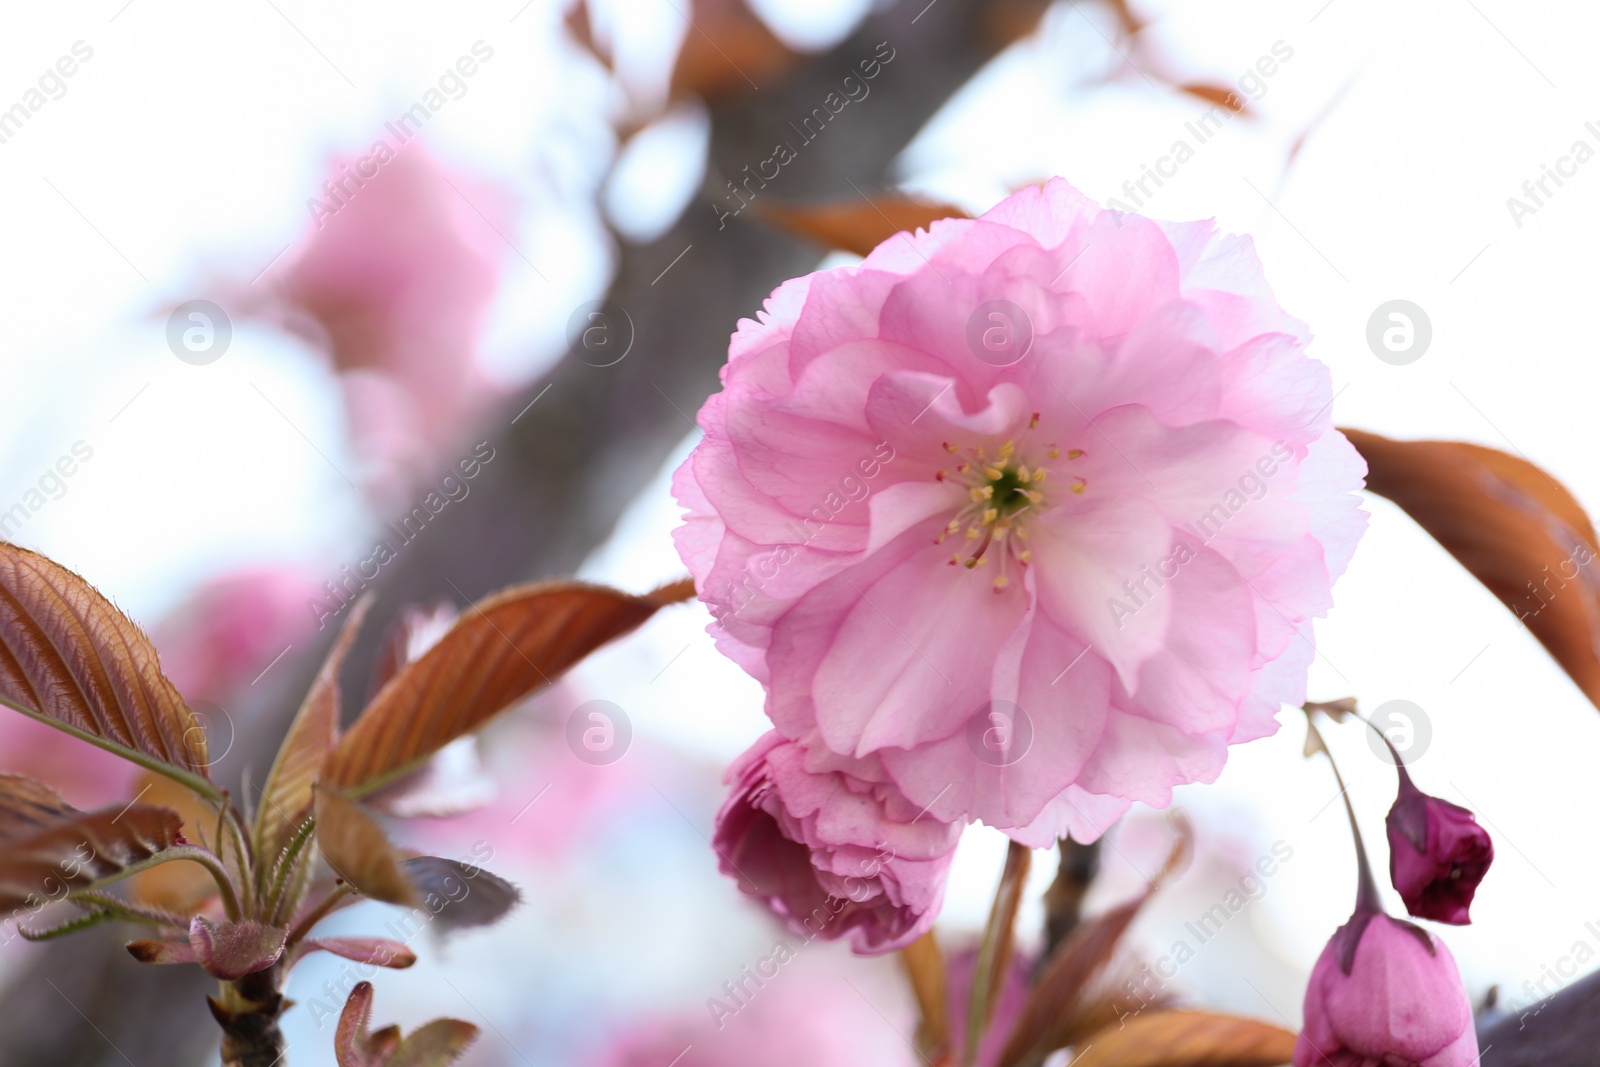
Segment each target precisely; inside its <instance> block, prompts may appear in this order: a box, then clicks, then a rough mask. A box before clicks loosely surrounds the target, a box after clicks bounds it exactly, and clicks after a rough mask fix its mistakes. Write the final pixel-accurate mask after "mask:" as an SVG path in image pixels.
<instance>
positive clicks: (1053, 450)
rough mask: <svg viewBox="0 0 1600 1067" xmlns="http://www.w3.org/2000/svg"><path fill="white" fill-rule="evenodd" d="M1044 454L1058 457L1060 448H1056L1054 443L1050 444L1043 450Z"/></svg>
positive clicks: (1052, 457)
mask: <svg viewBox="0 0 1600 1067" xmlns="http://www.w3.org/2000/svg"><path fill="white" fill-rule="evenodd" d="M1044 454H1045V455H1047V456H1049V457H1050V458H1051V459H1059V458H1061V449H1059V448H1057V447H1056V446H1055V445H1051V446H1050V447H1049V448H1047V449H1045V450H1044Z"/></svg>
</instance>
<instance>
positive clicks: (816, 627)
mask: <svg viewBox="0 0 1600 1067" xmlns="http://www.w3.org/2000/svg"><path fill="white" fill-rule="evenodd" d="M1307 341H1308V334H1307V331H1306V328H1305V327H1304V326H1303V325H1302V324H1301V323H1299V322H1297V321H1296V320H1294V319H1292V318H1290V317H1289V316H1288V315H1287V314H1285V313H1284V312H1283V311H1282V310H1281V309H1280V308H1279V307H1278V305H1277V303H1276V302H1275V301H1274V299H1273V297H1272V294H1271V292H1270V290H1269V289H1268V288H1267V285H1266V282H1265V280H1264V278H1263V276H1262V271H1261V266H1260V264H1259V262H1258V261H1257V259H1256V256H1255V253H1254V250H1253V248H1252V246H1251V243H1250V241H1249V240H1248V239H1247V238H1240V237H1232V236H1226V235H1223V234H1219V233H1217V232H1216V231H1215V229H1214V228H1213V226H1212V224H1211V223H1209V222H1195V223H1161V222H1154V221H1151V220H1148V219H1145V218H1142V217H1138V216H1123V215H1120V214H1118V213H1116V212H1112V211H1107V210H1103V209H1101V208H1100V207H1099V206H1098V205H1096V204H1095V203H1093V202H1092V201H1090V200H1088V199H1087V198H1085V197H1084V196H1082V195H1081V194H1079V193H1078V192H1077V191H1075V190H1074V189H1072V188H1071V187H1070V186H1068V185H1067V184H1066V183H1065V182H1063V181H1061V180H1059V179H1057V180H1053V181H1051V182H1049V183H1047V184H1046V185H1045V186H1043V187H1042V188H1034V187H1030V188H1027V189H1024V190H1022V191H1020V192H1018V193H1016V194H1015V195H1013V196H1011V197H1009V198H1008V199H1006V200H1005V201H1003V202H1002V203H1001V204H999V205H998V206H997V207H995V208H994V209H993V210H991V211H989V212H988V213H987V214H985V215H984V216H983V217H982V218H979V219H951V220H945V221H941V222H936V223H934V224H933V226H932V228H931V230H930V231H928V232H926V233H918V234H915V235H908V234H901V235H897V236H896V237H894V238H893V239H891V240H889V241H887V242H885V243H884V244H883V245H881V246H879V247H878V248H877V249H876V250H874V251H873V253H872V254H871V255H869V256H868V257H867V259H866V260H865V261H864V262H863V263H862V264H861V265H859V266H857V267H848V268H840V269H836V270H829V271H822V272H819V273H816V274H812V275H810V276H807V277H804V278H799V279H796V280H793V281H790V282H787V283H785V284H784V285H783V286H781V287H780V288H779V289H778V290H777V291H776V292H775V293H774V294H773V295H772V297H771V298H770V299H769V300H768V302H767V304H766V307H765V309H764V310H763V311H762V312H761V313H760V315H759V316H758V317H757V318H756V319H754V320H750V319H746V320H743V321H741V322H740V324H739V329H738V332H737V333H736V334H735V335H734V337H733V341H732V345H731V347H730V350H729V359H728V364H727V366H726V367H724V368H723V372H722V381H723V390H722V392H720V393H718V394H717V395H715V396H713V397H711V398H710V399H709V400H708V401H707V402H706V404H705V406H704V407H703V408H702V409H701V411H700V415H699V423H700V426H701V428H702V429H703V430H704V432H705V436H704V438H703V440H702V441H701V443H700V444H699V445H698V446H697V447H696V449H695V450H694V452H693V454H692V455H691V456H690V458H689V459H688V461H687V462H685V464H684V465H683V466H682V467H681V468H680V469H679V470H678V472H677V474H676V476H675V480H674V486H675V492H676V494H677V496H678V499H679V501H680V503H682V504H683V505H684V506H685V507H686V508H687V510H688V515H687V521H686V525H685V526H683V527H682V528H680V530H679V531H678V532H677V539H678V546H679V551H680V553H681V554H682V556H683V558H684V560H685V561H686V562H687V563H688V565H689V567H690V569H691V571H692V572H693V574H694V576H695V578H696V581H697V587H698V589H699V593H700V596H701V599H702V600H703V601H705V602H706V603H707V605H708V606H709V607H710V609H711V612H712V614H713V616H715V618H716V620H717V621H716V623H715V625H714V626H713V628H712V629H713V632H714V634H715V636H716V639H717V642H718V644H719V646H720V647H721V648H722V650H723V651H724V652H725V653H727V654H728V655H729V656H730V657H732V658H733V659H734V660H736V661H737V662H738V663H739V664H740V665H742V666H743V667H744V668H745V669H746V670H747V671H749V672H750V673H751V674H752V675H753V676H755V677H756V678H757V679H758V680H760V681H761V682H763V683H764V684H765V686H766V689H767V698H766V711H767V714H768V715H769V717H770V718H771V719H772V721H773V723H774V724H775V725H776V726H777V728H778V730H779V731H780V732H781V733H782V734H783V735H784V736H785V737H788V738H790V739H793V740H797V741H801V740H803V741H804V742H805V744H806V745H808V746H813V747H820V748H825V749H826V750H827V751H828V752H830V753H832V754H834V755H836V756H838V757H841V758H845V759H849V760H858V761H862V760H869V759H870V760H872V761H875V762H874V765H875V766H878V767H881V770H882V772H883V774H884V775H885V777H886V780H887V781H889V782H892V783H893V784H894V785H895V786H897V787H898V789H899V791H900V792H901V793H903V795H904V796H905V798H906V799H908V800H909V801H910V802H911V803H912V804H913V805H914V806H915V807H923V806H926V808H927V813H928V816H929V817H931V818H934V819H936V820H939V821H942V822H959V821H961V820H963V819H978V820H982V821H984V822H987V823H989V824H991V825H993V826H996V827H999V828H1001V829H1003V830H1006V831H1007V832H1008V833H1010V834H1011V835H1012V836H1013V837H1015V838H1016V839H1018V840H1022V841H1025V842H1027V843H1030V844H1046V843H1048V842H1049V841H1050V840H1051V839H1053V838H1054V837H1056V836H1059V835H1061V834H1063V833H1066V832H1067V831H1069V830H1071V832H1073V833H1074V835H1075V836H1078V837H1079V838H1080V839H1084V840H1089V839H1092V838H1093V837H1094V836H1096V835H1097V834H1098V833H1099V832H1101V831H1102V830H1103V829H1104V827H1105V826H1107V825H1109V823H1110V822H1111V821H1113V820H1114V819H1115V818H1116V816H1117V815H1118V814H1120V812H1121V811H1122V810H1125V809H1126V807H1127V806H1128V804H1129V803H1131V802H1133V801H1144V802H1148V803H1151V804H1156V805H1164V804H1166V803H1168V802H1170V799H1171V794H1172V787H1173V786H1174V785H1176V784H1179V783H1184V782H1191V781H1197V780H1200V781H1209V780H1212V779H1214V778H1215V777H1216V775H1217V774H1218V773H1219V772H1220V771H1221V769H1222V766H1223V763H1224V762H1225V760H1226V757H1227V750H1228V746H1229V745H1230V744H1233V743H1237V742H1241V741H1246V740H1250V739H1253V738H1257V737H1261V736H1264V735H1267V734H1270V733H1272V732H1273V731H1274V730H1275V729H1276V725H1277V724H1276V721H1275V719H1274V714H1275V713H1276V711H1277V709H1278V708H1279V706H1280V704H1281V703H1282V702H1285V701H1288V702H1292V703H1299V702H1301V701H1302V700H1303V699H1304V689H1305V672H1306V667H1307V665H1308V664H1309V662H1310V660H1311V657H1312V654H1313V653H1312V645H1311V635H1310V626H1309V620H1310V619H1312V618H1314V617H1317V616H1320V615H1322V614H1323V613H1325V612H1326V611H1327V609H1328V608H1329V607H1330V606H1331V604H1332V600H1331V597H1330V587H1331V585H1332V583H1333V581H1334V579H1335V578H1336V577H1337V576H1338V575H1339V574H1340V573H1341V572H1342V571H1343V570H1344V568H1345V565H1346V563H1347V562H1348V561H1349V558H1350V554H1351V552H1352V551H1353V549H1354V547H1355V543H1356V541H1357V540H1358V538H1359V536H1360V534H1361V532H1362V530H1363V528H1364V523H1365V516H1364V514H1363V513H1362V512H1361V511H1360V510H1359V509H1358V507H1357V501H1356V498H1355V497H1354V496H1353V491H1354V490H1356V489H1358V488H1359V487H1360V485H1361V481H1362V477H1363V474H1364V471H1365V466H1364V463H1363V462H1362V460H1361V458H1360V456H1359V455H1358V454H1357V453H1356V452H1355V450H1354V449H1353V448H1352V447H1351V446H1350V444H1349V442H1348V441H1346V440H1345V438H1344V437H1343V436H1342V435H1341V434H1340V433H1339V432H1338V431H1336V430H1335V429H1333V426H1332V423H1331V421H1330V418H1329V414H1328V412H1329V409H1330V407H1331V403H1332V399H1333V394H1332V390H1331V387H1330V384H1329V376H1328V373H1327V370H1326V369H1325V368H1324V367H1323V366H1322V365H1321V364H1319V363H1317V362H1316V361H1314V360H1312V359H1310V358H1309V357H1308V356H1307V355H1306V354H1305V345H1306V343H1307ZM997 709H1005V710H1004V711H1003V716H1004V718H1005V720H1006V724H1007V729H1006V730H1005V731H1004V732H1003V733H1004V736H1003V737H1000V735H999V734H996V733H994V732H992V731H991V728H990V724H991V723H992V722H994V721H995V720H994V715H995V714H996V711H997ZM997 737H1000V740H1001V741H1002V742H1003V743H1002V744H1000V745H999V747H996V746H995V745H994V744H991V741H992V740H994V739H996V738H997Z"/></svg>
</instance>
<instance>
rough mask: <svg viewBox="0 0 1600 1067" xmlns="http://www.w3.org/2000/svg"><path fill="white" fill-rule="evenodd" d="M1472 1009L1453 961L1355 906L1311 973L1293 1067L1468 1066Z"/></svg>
mask: <svg viewBox="0 0 1600 1067" xmlns="http://www.w3.org/2000/svg"><path fill="white" fill-rule="evenodd" d="M1477 1062H1478V1038H1477V1034H1476V1033H1475V1032H1474V1031H1473V1028H1472V1006H1471V1004H1469V1003H1468V1001H1467V991H1466V989H1465V988H1464V987H1463V986H1462V984H1461V975H1460V973H1459V972H1458V971H1457V970H1456V961H1455V959H1454V958H1453V957H1451V955H1450V950H1449V949H1447V948H1445V946H1444V943H1443V942H1442V941H1439V940H1438V939H1437V938H1435V937H1433V936H1432V935H1431V934H1429V933H1428V932H1427V931H1426V930H1423V929H1421V928H1420V927H1418V926H1414V925H1412V924H1411V923H1408V922H1406V921H1404V920H1402V919H1392V918H1390V917H1389V916H1387V915H1385V914H1383V913H1382V912H1381V911H1374V910H1367V909H1365V908H1362V907H1358V908H1357V909H1356V913H1355V914H1354V915H1352V916H1351V917H1350V921H1349V922H1347V923H1345V924H1344V925H1343V926H1341V927H1339V929H1338V930H1337V931H1336V932H1335V933H1334V935H1333V937H1332V938H1331V939H1330V940H1329V941H1328V946H1327V948H1324V949H1323V950H1322V955H1321V956H1320V957H1318V959H1317V965H1316V966H1315V967H1314V968H1312V971H1311V984H1310V985H1309V986H1308V987H1307V988H1306V1001H1305V1028H1304V1029H1303V1030H1302V1031H1301V1033H1300V1040H1299V1041H1298V1042H1297V1043H1296V1045H1295V1049H1294V1067H1347V1065H1350V1064H1366V1063H1373V1064H1378V1063H1397V1064H1398V1063H1405V1064H1412V1065H1414V1067H1476V1064H1477Z"/></svg>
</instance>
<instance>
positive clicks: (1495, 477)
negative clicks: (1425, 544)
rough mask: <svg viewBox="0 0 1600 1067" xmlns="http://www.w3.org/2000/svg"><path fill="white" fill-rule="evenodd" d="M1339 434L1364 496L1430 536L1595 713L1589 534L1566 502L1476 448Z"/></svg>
mask: <svg viewBox="0 0 1600 1067" xmlns="http://www.w3.org/2000/svg"><path fill="white" fill-rule="evenodd" d="M1344 433H1345V436H1347V437H1349V438H1350V442H1351V443H1352V444H1353V445H1355V446H1356V448H1357V449H1358V450H1359V451H1360V452H1361V454H1362V456H1363V457H1365V458H1366V461H1367V468H1368V473H1367V488H1368V489H1370V490H1372V491H1373V492H1374V493H1378V494H1379V495H1381V496H1386V497H1388V498H1389V499H1390V500H1393V501H1394V502H1395V503H1396V504H1399V505H1400V507H1401V508H1403V509H1405V512H1406V514H1408V515H1410V516H1411V517H1412V518H1413V519H1415V520H1416V521H1417V523H1418V524H1419V525H1421V526H1422V528H1423V529H1424V530H1426V531H1428V533H1430V534H1432V535H1433V537H1434V539H1435V540H1437V541H1438V542H1439V543H1440V544H1441V545H1443V546H1444V547H1445V549H1446V550H1447V551H1448V552H1449V553H1450V554H1451V555H1452V556H1454V557H1455V558H1456V559H1457V560H1459V561H1460V562H1461V563H1462V565H1463V566H1465V567H1466V568H1467V570H1469V571H1471V572H1472V574H1473V576H1474V577H1476V578H1477V579H1478V580H1479V581H1480V582H1482V583H1483V584H1484V585H1485V586H1487V587H1488V589H1489V591H1490V592H1491V593H1493V594H1494V595H1495V596H1496V597H1498V598H1499V599H1500V602H1501V603H1503V604H1505V605H1506V606H1507V607H1508V608H1510V609H1511V610H1512V612H1514V613H1515V614H1516V616H1517V617H1518V618H1519V619H1521V620H1522V621H1523V622H1524V623H1525V624H1526V625H1527V627H1528V629H1529V630H1531V631H1532V632H1533V635H1534V636H1535V637H1537V638H1538V639H1539V641H1540V643H1542V644H1543V645H1544V647H1545V648H1547V649H1549V651H1550V654H1551V655H1552V656H1554V657H1555V659H1556V662H1557V663H1559V664H1561V666H1562V667H1563V668H1565V669H1566V672H1567V673H1568V674H1569V675H1571V676H1572V680H1573V681H1574V682H1576V683H1577V684H1578V688H1579V689H1582V690H1583V692H1584V695H1585V696H1587V697H1588V698H1589V700H1590V701H1591V702H1592V703H1594V704H1595V705H1596V706H1597V707H1600V574H1597V573H1596V571H1595V568H1594V567H1593V566H1592V564H1593V563H1594V562H1595V556H1596V551H1595V544H1596V539H1595V530H1594V524H1593V523H1592V522H1591V521H1590V519H1589V516H1588V514H1587V513H1586V512H1585V511H1584V510H1583V507H1582V506H1581V505H1580V504H1579V503H1578V501H1577V500H1576V499H1575V498H1574V497H1573V495H1572V494H1571V492H1569V491H1568V490H1567V489H1566V487H1564V486H1562V485H1561V484H1560V483H1558V482H1557V481H1556V480H1555V479H1554V478H1552V477H1551V476H1550V475H1549V474H1547V473H1546V472H1545V471H1544V470H1543V469H1541V468H1539V467H1536V466H1535V465H1533V464H1532V463H1530V462H1528V461H1527V460H1525V459H1520V458H1518V457H1516V456H1510V455H1507V454H1506V453H1504V452H1500V451H1497V450H1496V449H1493V448H1485V447H1483V446H1482V445H1472V444H1466V443H1463V442H1460V441H1394V440H1390V439H1389V438H1387V437H1380V436H1379V435H1377V434H1374V433H1367V432H1365V431H1363V430H1345V431H1344Z"/></svg>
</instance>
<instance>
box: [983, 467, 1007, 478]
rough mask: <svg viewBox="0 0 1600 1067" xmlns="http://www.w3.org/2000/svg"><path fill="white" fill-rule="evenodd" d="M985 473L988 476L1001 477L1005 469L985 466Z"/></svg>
mask: <svg viewBox="0 0 1600 1067" xmlns="http://www.w3.org/2000/svg"><path fill="white" fill-rule="evenodd" d="M983 474H984V477H986V478H999V477H1000V476H1001V475H1003V474H1005V471H1003V470H1001V469H1000V468H999V467H985V468H983Z"/></svg>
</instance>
